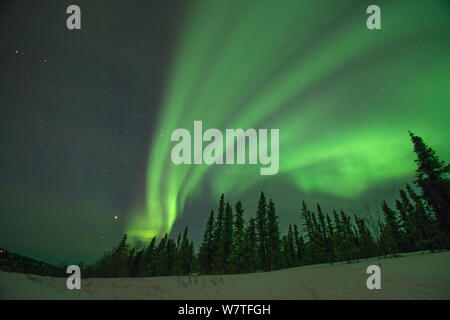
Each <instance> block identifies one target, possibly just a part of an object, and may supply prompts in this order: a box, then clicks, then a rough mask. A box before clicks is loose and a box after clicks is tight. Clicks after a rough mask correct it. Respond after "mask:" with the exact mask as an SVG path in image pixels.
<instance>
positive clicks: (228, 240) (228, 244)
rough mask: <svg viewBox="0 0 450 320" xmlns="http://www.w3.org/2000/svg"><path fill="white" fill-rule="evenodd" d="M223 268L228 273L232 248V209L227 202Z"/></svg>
mask: <svg viewBox="0 0 450 320" xmlns="http://www.w3.org/2000/svg"><path fill="white" fill-rule="evenodd" d="M222 247H223V261H222V263H223V266H224V268H223V269H224V271H225V272H230V271H231V270H230V268H229V264H228V258H229V256H230V254H231V250H232V248H233V209H232V208H231V206H230V204H229V203H228V202H227V205H226V208H225V217H224V228H223V244H222Z"/></svg>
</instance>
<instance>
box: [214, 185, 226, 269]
mask: <svg viewBox="0 0 450 320" xmlns="http://www.w3.org/2000/svg"><path fill="white" fill-rule="evenodd" d="M224 215H225V195H224V194H223V193H222V195H221V196H220V201H219V210H218V213H217V219H216V224H215V226H214V236H213V268H212V269H213V273H223V271H224V270H223V268H224V265H223V261H224V248H223V231H224V230H223V229H224Z"/></svg>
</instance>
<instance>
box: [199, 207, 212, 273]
mask: <svg viewBox="0 0 450 320" xmlns="http://www.w3.org/2000/svg"><path fill="white" fill-rule="evenodd" d="M213 233H214V211H213V210H211V213H210V215H209V218H208V222H207V223H206V229H205V233H204V235H203V242H202V244H201V245H200V250H199V254H198V260H199V267H200V272H202V273H206V274H208V273H212V262H213V254H214V252H213V250H214V244H213V241H214V238H213V236H214V234H213Z"/></svg>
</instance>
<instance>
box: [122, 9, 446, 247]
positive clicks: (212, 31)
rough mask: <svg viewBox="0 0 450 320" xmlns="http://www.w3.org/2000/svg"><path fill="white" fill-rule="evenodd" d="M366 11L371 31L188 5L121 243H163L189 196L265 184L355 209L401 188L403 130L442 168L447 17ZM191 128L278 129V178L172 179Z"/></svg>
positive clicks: (406, 156)
mask: <svg viewBox="0 0 450 320" xmlns="http://www.w3.org/2000/svg"><path fill="white" fill-rule="evenodd" d="M376 2H377V3H376V4H377V5H379V6H380V8H381V21H382V23H381V25H382V28H381V30H368V29H367V28H366V19H367V17H368V14H366V8H367V6H368V5H370V4H374V3H372V2H365V1H317V0H311V1H307V0H306V1H300V0H295V1H273V0H259V1H240V0H239V1H237V0H236V1H228V0H227V1H192V2H190V5H189V10H188V12H187V13H186V18H185V19H184V20H182V21H180V23H181V24H182V25H181V26H180V28H179V30H180V33H179V35H178V39H177V45H176V47H175V49H174V52H173V54H172V62H171V69H170V74H169V76H168V80H167V83H166V85H165V91H164V94H163V101H162V105H161V108H160V114H159V119H158V122H157V127H156V128H155V131H154V134H153V141H152V142H151V148H150V151H149V152H150V155H149V161H148V169H147V182H146V204H145V208H144V209H142V210H136V211H137V212H136V213H135V214H134V215H133V217H132V218H131V219H130V220H129V223H128V227H127V230H126V231H127V232H128V234H129V235H130V236H131V237H133V238H137V239H147V238H149V237H152V236H153V235H157V234H162V233H164V232H168V231H170V230H171V228H172V226H173V224H174V222H175V220H176V219H177V217H178V216H179V215H180V214H182V213H183V210H184V208H185V205H186V201H187V199H188V198H190V199H201V196H202V193H201V192H199V191H198V190H199V189H202V190H208V191H209V192H210V193H211V194H213V195H214V196H215V197H216V196H218V195H219V194H220V193H222V192H224V193H226V194H227V195H228V194H233V195H234V196H235V197H240V195H243V194H244V193H245V192H246V191H248V190H249V189H250V188H252V187H254V186H257V185H258V184H261V183H263V182H264V183H270V181H271V179H277V183H278V184H279V181H282V182H283V184H284V185H286V186H290V187H292V186H295V188H297V189H298V190H299V191H301V192H302V193H306V194H307V193H314V192H318V193H321V194H326V195H330V196H334V197H340V198H353V199H356V198H358V196H359V195H361V194H362V193H364V192H365V191H367V190H369V189H370V188H373V187H376V186H381V185H383V184H386V183H389V181H392V180H393V179H410V178H411V177H412V174H413V172H414V169H415V166H414V161H413V160H414V155H413V153H412V152H411V150H412V149H411V144H410V142H409V137H408V134H407V131H408V130H412V131H414V132H416V133H417V134H419V135H421V136H423V137H424V138H425V139H426V141H427V143H429V144H430V145H432V146H433V147H434V148H435V149H436V150H437V151H438V153H439V154H440V156H441V158H442V159H444V160H447V159H449V156H450V149H449V148H448V146H449V145H448V137H449V135H448V133H449V129H448V122H449V106H450V90H449V83H450V59H449V58H450V52H449V49H450V40H449V39H450V38H449V31H450V6H449V4H448V2H447V1H376ZM194 120H202V121H203V127H204V128H219V129H221V130H225V129H226V128H243V129H247V128H256V129H258V128H269V129H270V128H277V129H279V130H280V146H279V148H280V149H279V150H280V168H279V172H278V174H277V175H275V176H262V175H260V174H259V167H258V166H257V165H232V166H230V165H228V166H227V165H222V166H208V165H180V166H176V165H174V164H173V163H172V162H171V160H170V152H171V148H172V147H173V145H174V143H172V142H171V141H170V137H171V133H172V131H173V130H174V129H176V128H187V129H189V130H192V128H193V122H194ZM254 196H256V195H254ZM209 209H210V208H205V209H204V210H205V212H207V211H208V210H209ZM138 211H141V212H138ZM205 214H206V213H205ZM202 223H203V222H202Z"/></svg>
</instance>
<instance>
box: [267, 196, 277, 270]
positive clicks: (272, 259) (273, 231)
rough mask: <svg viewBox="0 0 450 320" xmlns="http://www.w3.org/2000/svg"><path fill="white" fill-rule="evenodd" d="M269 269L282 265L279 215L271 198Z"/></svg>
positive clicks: (268, 234) (268, 245) (268, 243)
mask: <svg viewBox="0 0 450 320" xmlns="http://www.w3.org/2000/svg"><path fill="white" fill-rule="evenodd" d="M266 230H267V249H266V250H267V251H266V252H267V269H268V270H274V269H278V268H279V267H281V256H280V230H279V227H278V217H277V215H276V212H275V204H274V203H273V201H272V199H271V200H269V206H268V210H267V227H266Z"/></svg>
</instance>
